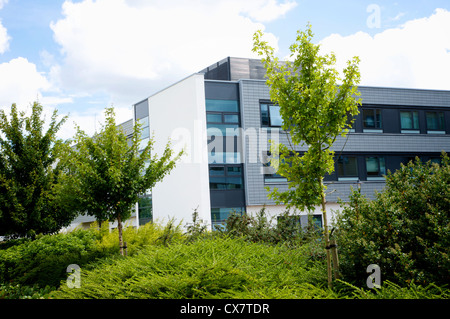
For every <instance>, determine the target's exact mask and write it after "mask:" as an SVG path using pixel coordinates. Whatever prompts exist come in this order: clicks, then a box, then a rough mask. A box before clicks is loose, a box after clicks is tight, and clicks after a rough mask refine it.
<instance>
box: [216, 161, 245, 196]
mask: <svg viewBox="0 0 450 319" xmlns="http://www.w3.org/2000/svg"><path fill="white" fill-rule="evenodd" d="M215 167H216V168H222V167H223V173H221V174H219V173H217V174H214V173H213V174H212V173H211V168H215ZM231 167H233V168H236V167H239V169H240V174H233V173H229V170H228V168H231ZM243 170H244V168H243V165H242V164H209V167H208V171H209V189H210V191H230V190H231V191H233V190H243V189H244V171H243ZM211 178H223V179H224V182H223V183H222V184H225V185H228V184H229V185H237V184H233V183H227V180H229V179H237V178H239V179H240V184H239V185H240V187H239V188H228V187H226V188H212V187H211V184H213V183H212V182H211Z"/></svg>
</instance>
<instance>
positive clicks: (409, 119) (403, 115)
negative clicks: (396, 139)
mask: <svg viewBox="0 0 450 319" xmlns="http://www.w3.org/2000/svg"><path fill="white" fill-rule="evenodd" d="M400 125H401V128H402V130H418V129H419V113H418V112H417V111H400Z"/></svg>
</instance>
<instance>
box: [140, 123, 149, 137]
mask: <svg viewBox="0 0 450 319" xmlns="http://www.w3.org/2000/svg"><path fill="white" fill-rule="evenodd" d="M147 137H150V130H149V129H148V126H147V127H142V128H141V139H144V138H147Z"/></svg>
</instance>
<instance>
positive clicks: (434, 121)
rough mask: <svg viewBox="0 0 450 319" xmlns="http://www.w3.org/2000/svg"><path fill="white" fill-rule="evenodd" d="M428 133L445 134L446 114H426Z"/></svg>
mask: <svg viewBox="0 0 450 319" xmlns="http://www.w3.org/2000/svg"><path fill="white" fill-rule="evenodd" d="M425 114H426V118H427V133H429V134H430V133H431V134H445V124H444V123H445V120H444V112H426V113H425Z"/></svg>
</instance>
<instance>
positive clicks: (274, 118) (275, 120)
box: [269, 105, 283, 126]
mask: <svg viewBox="0 0 450 319" xmlns="http://www.w3.org/2000/svg"><path fill="white" fill-rule="evenodd" d="M269 112H270V126H281V125H282V124H283V119H282V118H281V115H280V106H278V105H270V106H269Z"/></svg>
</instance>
